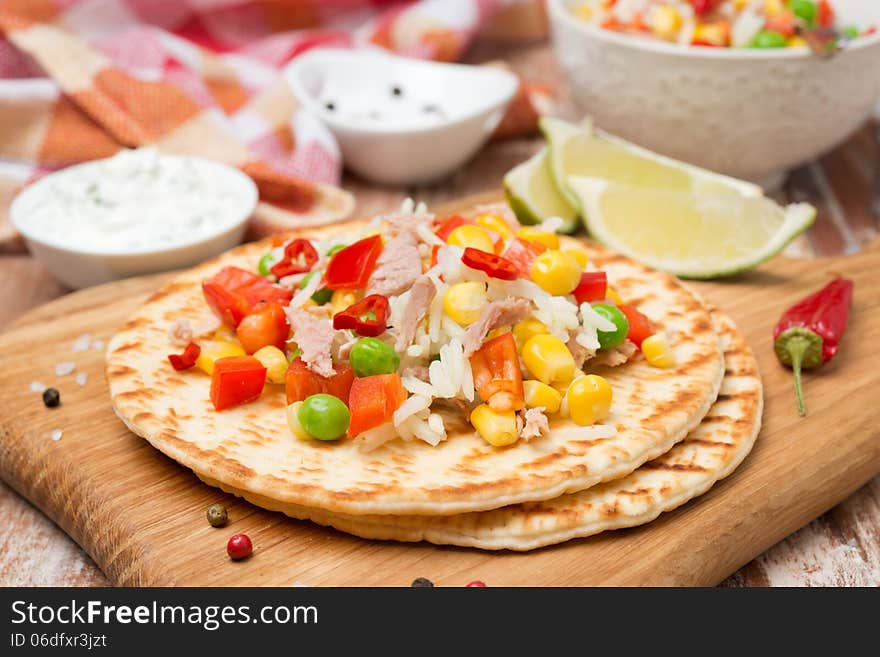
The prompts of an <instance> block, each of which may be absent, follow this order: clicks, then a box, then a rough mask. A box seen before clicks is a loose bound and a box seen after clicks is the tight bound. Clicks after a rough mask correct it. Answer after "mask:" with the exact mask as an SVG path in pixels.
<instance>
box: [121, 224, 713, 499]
mask: <svg viewBox="0 0 880 657" xmlns="http://www.w3.org/2000/svg"><path fill="white" fill-rule="evenodd" d="M359 225H360V224H341V225H337V226H333V227H328V228H326V229H322V230H320V231H313V232H312V233H310V235H312V236H315V237H319V238H326V237H329V236H330V235H331V234H334V233H335V234H340V235H351V234H352V233H353V231H356V230H357V229H358V227H359ZM583 246H584V247H585V248H586V249H587V250H588V251H589V253H590V256H591V260H592V261H593V262H594V263H595V264H596V265H597V266H598V267H601V268H604V269H606V270H607V272H608V275H609V279H610V281H611V282H612V284H613V285H614V287H615V288H616V289H617V291H618V292H619V293H620V294H621V296H623V297H624V298H626V299H628V300H631V301H632V302H634V303H636V304H638V305H639V307H640V308H641V309H642V310H643V312H645V313H646V314H647V315H648V316H649V317H651V318H652V320H654V321H655V324H656V325H657V327H658V328H659V329H663V330H666V331H667V332H668V333H669V334H670V335H672V336H673V342H674V343H675V350H676V354H677V357H678V365H677V366H676V367H673V368H670V369H657V368H653V367H650V366H649V365H647V364H646V363H645V362H644V360H643V359H641V358H638V359H636V360H634V361H633V362H631V363H628V364H627V365H626V366H623V367H618V368H615V369H614V370H612V371H609V372H607V378H608V379H609V381H610V383H611V385H612V387H613V389H614V403H613V405H612V413H611V416H610V417H609V418H608V420H607V421H606V422H607V423H608V424H610V425H612V426H614V427H616V430H617V432H616V434H615V435H614V436H612V437H610V438H602V439H596V438H591V437H590V431H589V429H588V428H587V429H585V428H583V427H579V426H577V425H576V424H574V423H573V422H571V421H568V420H555V421H554V422H553V423H552V425H551V431H550V434H549V435H548V436H545V437H542V438H538V439H535V440H532V441H531V442H529V443H524V442H522V441H521V442H520V443H518V444H516V445H514V446H512V447H509V448H496V447H492V446H490V445H488V444H486V443H485V442H484V441H483V440H482V439H481V438H479V436H477V435H476V434H475V433H474V432H473V431H472V430H470V429H468V430H465V429H464V428H463V426H458V427H450V429H451V430H450V431H449V434H450V436H449V438H448V440H446V441H445V442H443V443H441V444H440V445H439V446H437V447H431V446H429V445H427V444H424V443H422V442H420V441H412V442H404V441H400V440H396V441H392V442H390V443H388V444H387V445H385V446H383V447H381V448H379V449H377V450H375V451H373V452H369V453H364V452H362V451H361V450H360V449H359V448H358V447H357V446H356V445H355V444H354V443H353V442H352V441H350V440H347V439H343V440H340V441H336V442H334V443H322V442H320V441H302V440H298V439H296V438H294V437H293V436H292V435H291V433H290V431H289V430H288V427H287V424H286V419H285V413H284V407H285V397H284V391H283V389H282V387H281V386H277V387H272V386H270V388H269V389H267V390H266V391H265V392H264V394H263V396H262V397H261V398H260V399H259V400H257V401H255V402H253V403H250V404H246V405H244V406H240V407H237V408H233V409H229V410H226V411H223V412H219V413H218V412H216V411H214V409H213V407H212V405H211V402H210V400H209V388H210V379H209V377H207V376H205V375H204V374H202V373H201V372H199V371H195V370H190V371H185V372H176V371H174V370H173V369H172V368H171V367H170V366H169V364H168V361H167V359H166V355H167V354H168V353H170V351H171V350H172V346H171V345H170V343H169V341H168V336H167V332H168V327H169V325H170V324H171V323H172V322H173V321H174V320H177V319H186V320H191V321H193V322H195V323H198V322H200V321H202V320H203V319H204V318H205V317H206V315H208V313H209V311H208V310H207V307H206V304H205V302H204V300H203V298H202V292H201V287H200V285H201V282H202V280H204V279H205V278H207V277H209V276H211V275H212V274H213V273H214V272H216V271H217V270H219V269H220V268H221V267H223V266H226V265H237V266H240V267H244V268H247V269H251V270H256V265H257V261H258V259H259V258H260V256H261V255H262V254H263V253H265V252H266V251H267V250H268V249H269V248H270V244H269V242H267V241H264V242H260V243H253V244H248V245H245V246H242V247H239V248H237V249H234V250H232V251H230V252H229V253H227V254H225V255H223V256H221V257H219V258H216V259H214V260H212V261H210V262H207V263H204V264H202V265H200V266H198V267H196V268H194V269H192V270H189V271H187V272H185V273H184V274H182V275H181V276H180V277H178V278H177V279H175V280H173V281H172V282H171V283H169V284H167V285H166V286H165V287H163V288H162V289H161V290H160V291H159V292H157V293H156V294H155V295H153V297H152V298H151V299H149V300H148V301H147V303H146V304H145V305H144V306H143V307H142V308H141V309H140V310H138V312H137V313H136V314H135V315H134V316H133V317H132V318H131V319H130V320H129V321H128V322H127V323H126V324H125V325H124V326H123V327H122V329H121V330H120V331H119V333H118V334H117V335H115V336H114V338H113V339H112V341H111V343H110V345H109V348H108V359H107V378H108V382H109V385H110V392H111V396H112V400H113V406H114V408H115V410H116V413H117V415H118V416H119V417H120V418H121V419H122V420H123V421H124V422H125V423H126V425H128V427H129V428H130V429H131V430H132V431H134V432H135V433H137V434H139V435H141V436H143V437H144V438H146V439H147V440H148V441H149V442H150V443H151V444H152V445H153V446H155V447H156V448H157V449H159V450H161V451H162V452H164V453H165V454H167V455H168V456H170V457H171V458H173V459H175V460H176V461H178V462H179V463H181V464H182V465H184V466H186V467H188V468H191V469H192V470H193V471H195V472H196V473H197V474H198V475H199V476H200V477H202V478H204V479H207V480H210V481H213V482H216V483H217V485H222V486H226V487H229V488H233V489H235V490H237V491H241V492H242V493H247V494H248V495H251V496H259V497H261V498H265V499H266V500H272V501H273V502H274V503H280V504H295V505H301V506H309V507H314V508H318V509H324V510H327V511H333V512H336V513H345V514H353V515H360V514H389V513H391V514H404V513H409V514H427V515H451V514H456V513H462V512H466V511H479V510H485V509H493V508H498V507H501V506H506V505H509V504H514V503H518V502H525V501H539V500H546V499H551V498H554V497H557V496H559V495H561V494H563V493H567V492H574V491H578V490H582V489H584V488H588V487H590V486H593V485H594V484H597V483H599V482H601V481H607V480H610V479H614V478H617V477H621V476H624V475H626V474H627V473H629V472H631V471H632V470H634V469H635V468H637V467H638V466H639V465H641V464H642V463H644V462H645V461H648V460H650V459H652V458H655V457H657V456H659V455H660V454H662V453H664V452H666V451H667V450H669V448H670V447H672V445H674V444H675V443H676V442H678V441H679V440H681V439H682V438H684V436H685V435H686V434H687V433H688V432H689V431H690V430H691V429H693V428H694V427H696V426H697V425H698V424H699V422H700V420H701V419H702V417H703V416H704V415H705V414H706V411H707V410H708V408H709V406H710V405H711V404H712V403H713V402H714V401H715V397H716V395H717V393H718V388H719V386H720V384H721V379H722V376H723V372H724V365H723V357H722V353H721V349H720V346H719V341H718V336H717V334H716V333H715V330H714V328H713V327H712V324H711V321H710V317H709V314H708V312H707V310H706V309H705V308H704V307H703V306H702V304H701V303H700V301H699V300H698V299H697V298H696V297H695V296H694V295H693V294H692V293H691V292H689V291H688V290H687V289H685V288H684V287H683V286H682V285H681V284H680V283H678V282H677V281H676V280H675V279H674V278H673V277H672V276H669V275H666V274H662V273H658V272H654V271H652V270H650V269H648V268H647V267H645V266H643V265H640V264H638V263H636V262H634V261H632V260H630V259H628V258H625V257H623V256H619V255H615V254H611V253H609V252H607V251H605V250H603V249H601V248H599V247H597V246H595V245H592V244H587V243H584V244H583Z"/></svg>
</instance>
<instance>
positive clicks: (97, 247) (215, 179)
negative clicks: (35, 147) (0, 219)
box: [10, 151, 258, 288]
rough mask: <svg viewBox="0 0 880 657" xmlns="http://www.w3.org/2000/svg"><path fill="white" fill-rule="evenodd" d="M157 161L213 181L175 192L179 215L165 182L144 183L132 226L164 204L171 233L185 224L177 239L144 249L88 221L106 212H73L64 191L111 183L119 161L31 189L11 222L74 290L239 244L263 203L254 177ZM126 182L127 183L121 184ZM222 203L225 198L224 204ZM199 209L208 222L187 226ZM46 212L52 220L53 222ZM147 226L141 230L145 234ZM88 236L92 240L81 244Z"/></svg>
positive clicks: (206, 164)
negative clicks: (111, 169)
mask: <svg viewBox="0 0 880 657" xmlns="http://www.w3.org/2000/svg"><path fill="white" fill-rule="evenodd" d="M131 152H132V151H128V153H131ZM117 157H118V156H117ZM154 161H157V162H158V163H159V165H160V166H165V165H173V166H180V165H181V163H185V164H186V166H188V167H192V168H193V171H195V172H197V173H198V175H199V180H200V181H203V182H205V183H207V184H205V185H193V186H192V188H191V189H188V190H177V191H179V192H181V195H180V200H181V203H180V204H179V207H178V209H177V210H175V208H174V204H173V203H172V204H169V203H168V198H167V194H168V192H169V189H168V186H167V185H166V186H165V187H163V186H162V185H160V184H159V183H158V182H157V183H156V184H155V185H154V186H151V184H150V183H149V181H148V180H147V181H144V182H140V181H139V182H138V186H137V192H138V197H137V205H138V207H142V208H147V209H145V210H143V211H140V210H137V209H135V210H134V211H133V212H132V213H131V217H132V220H133V223H134V222H137V220H138V218H140V219H144V218H148V217H150V216H151V212H152V213H153V217H155V216H156V215H155V209H156V207H160V208H161V211H162V215H161V216H162V218H163V219H165V220H166V222H165V223H166V228H167V223H168V221H169V220H170V221H171V222H172V223H175V224H179V225H180V235H179V238H178V236H177V235H174V236H173V237H171V238H169V237H168V233H167V231H166V235H165V239H163V240H162V241H159V242H157V241H153V242H152V243H151V242H150V239H149V236H148V235H147V236H145V237H146V239H144V240H142V242H141V243H140V244H138V243H135V242H133V236H132V235H131V234H128V236H127V237H125V236H124V235H122V234H119V235H115V236H114V235H108V234H107V233H106V231H105V232H103V233H101V232H100V231H101V230H102V228H101V227H96V226H94V225H92V224H90V223H89V222H90V221H92V220H95V219H97V218H98V215H99V214H103V215H104V218H105V219H106V216H107V212H104V211H102V212H98V211H97V210H95V211H94V212H93V213H91V214H90V213H89V212H88V211H87V208H83V207H79V208H77V209H76V211H74V210H70V206H69V205H65V202H64V198H65V196H64V194H62V193H60V192H59V190H63V189H67V190H69V191H71V192H74V193H75V191H76V187H77V186H78V185H80V184H81V183H83V182H85V181H93V182H97V183H100V182H101V181H102V180H103V181H104V183H103V184H104V185H105V186H106V185H107V184H108V183H107V167H108V166H112V165H113V162H114V158H108V159H106V160H96V161H94V162H87V163H84V164H79V165H76V166H73V167H68V168H66V169H63V170H61V171H58V172H55V173H52V174H49V175H47V176H45V177H43V178H41V179H40V180H38V181H36V182H35V183H33V184H32V185H29V186H28V187H27V188H25V189H24V190H23V191H22V192H21V193H19V194H18V196H17V197H16V198H15V199H14V201H13V202H12V205H11V207H10V220H11V222H12V225H13V226H14V227H15V229H16V230H17V231H18V232H19V233H21V235H22V236H23V237H24V240H25V243H26V244H27V247H28V249H29V250H30V252H31V254H32V255H33V256H34V257H35V258H36V259H37V260H39V261H40V262H41V263H42V264H43V265H45V266H46V268H47V269H48V270H49V271H50V272H51V273H52V275H53V276H55V277H56V278H58V279H59V280H60V281H61V282H63V283H64V284H65V285H67V286H69V287H72V288H83V287H89V286H92V285H98V284H101V283H106V282H109V281H113V280H117V279H120V278H127V277H130V276H138V275H142V274H151V273H155V272H160V271H168V270H172V269H178V268H183V267H188V266H192V265H195V264H198V263H200V262H202V261H204V260H207V259H209V258H211V257H213V256H216V255H218V254H220V253H222V252H224V251H226V250H228V249H230V248H232V247H233V246H235V245H237V244H239V243H241V241H242V239H243V237H244V233H245V230H246V229H247V222H248V219H249V218H250V217H251V215H252V214H253V212H254V209H255V208H256V205H257V199H258V192H257V186H256V185H255V184H254V181H253V180H251V179H250V178H249V177H248V176H247V175H245V174H244V173H242V172H241V171H239V170H238V169H235V168H233V167H230V166H227V165H225V164H221V163H219V162H215V161H213V160H207V159H203V158H196V157H184V156H178V155H164V154H163V155H158V156H154ZM115 173H116V174H118V173H119V172H118V171H116V172H115ZM133 175H135V176H136V175H139V172H134V173H133ZM166 182H167V181H166ZM128 183H129V184H130V183H131V181H130V180H129V181H128ZM87 184H88V183H87ZM122 184H125V179H122V180H121V185H122ZM121 185H120V186H121ZM111 186H112V183H111ZM111 191H112V190H111ZM217 199H222V205H220V204H218V203H217ZM200 205H201V206H203V207H205V208H206V209H207V212H208V214H209V217H208V219H207V220H200V222H199V223H198V225H197V226H194V225H193V224H192V223H187V222H188V221H189V220H190V219H191V216H188V214H189V215H191V212H192V209H193V208H195V207H198V206H200ZM150 207H152V210H151V209H149V208H150ZM129 210H131V208H129ZM187 210H189V213H187ZM47 212H48V213H50V216H54V218H53V219H51V220H47V218H46V213H47ZM53 213H54V214H53ZM62 213H63V215H64V216H65V220H66V223H65V224H63V228H64V230H57V229H56V230H53V223H52V222H53V221H57V220H58V217H60V216H62ZM175 213H177V214H175ZM120 221H121V223H120V224H118V227H119V228H120V231H121V232H122V233H124V232H125V229H126V225H125V221H126V220H125V219H124V218H120ZM71 222H72V223H71ZM148 225H149V224H144V226H143V227H144V228H145V229H146V230H147V232H149V229H148V228H147V227H148ZM96 231H98V232H96ZM172 232H173V231H172ZM90 233H91V238H89V237H86V238H85V239H82V238H83V236H87V235H89V234H90ZM97 237H100V238H101V239H96V238H97Z"/></svg>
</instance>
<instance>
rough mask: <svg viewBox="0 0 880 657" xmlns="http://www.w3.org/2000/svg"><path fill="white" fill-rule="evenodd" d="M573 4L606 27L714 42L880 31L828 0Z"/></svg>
mask: <svg viewBox="0 0 880 657" xmlns="http://www.w3.org/2000/svg"><path fill="white" fill-rule="evenodd" d="M571 10H572V13H573V14H574V15H575V16H576V17H577V18H579V19H581V20H583V21H585V22H588V23H591V24H593V25H598V26H600V27H602V28H605V29H607V30H614V31H616V32H623V33H626V34H633V35H641V36H646V37H652V38H655V39H661V40H663V41H671V42H674V43H678V44H681V45H693V46H710V47H716V48H728V47H733V48H794V47H799V46H806V45H808V43H807V40H806V39H805V35H806V36H807V37H809V36H810V35H811V34H812V33H813V32H814V31H816V30H823V29H828V28H832V29H835V30H837V31H839V33H840V34H841V35H842V36H843V37H844V38H847V39H855V38H858V37H860V36H867V35H869V34H873V33H875V32H876V31H877V27H876V26H873V25H872V26H856V25H839V24H838V21H837V17H836V14H835V11H834V6H833V3H832V2H830V1H829V0H584V1H582V2H576V3H574V4H573V5H572V9H571ZM829 45H831V46H833V45H834V44H833V43H830V44H829Z"/></svg>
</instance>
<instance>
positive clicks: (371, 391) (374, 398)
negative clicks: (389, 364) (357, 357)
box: [348, 372, 406, 436]
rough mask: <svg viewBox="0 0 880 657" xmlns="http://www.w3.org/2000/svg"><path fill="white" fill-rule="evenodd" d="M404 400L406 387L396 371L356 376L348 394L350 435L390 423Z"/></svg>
mask: <svg viewBox="0 0 880 657" xmlns="http://www.w3.org/2000/svg"><path fill="white" fill-rule="evenodd" d="M404 401H406V388H404V387H403V383H402V382H401V380H400V374H398V373H397V372H394V373H392V374H375V375H373V376H364V377H360V378H357V379H355V380H354V382H353V383H352V385H351V392H350V393H349V395H348V409H349V410H350V411H351V421H350V422H349V425H348V435H349V436H356V435H358V434H359V433H363V432H364V431H366V430H367V429H372V428H373V427H378V426H379V425H380V424H384V423H385V422H389V421H390V420H391V418H392V417H393V416H394V411H396V410H397V409H398V408H400V405H401V404H402V403H403V402H404Z"/></svg>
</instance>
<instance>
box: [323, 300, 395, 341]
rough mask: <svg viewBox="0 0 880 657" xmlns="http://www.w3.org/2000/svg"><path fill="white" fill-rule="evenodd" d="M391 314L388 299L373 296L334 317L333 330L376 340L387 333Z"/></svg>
mask: <svg viewBox="0 0 880 657" xmlns="http://www.w3.org/2000/svg"><path fill="white" fill-rule="evenodd" d="M389 312H390V306H389V305H388V299H387V297H384V296H382V295H381V294H371V295H369V296H366V297H364V298H363V299H361V300H360V301H358V302H357V303H353V304H352V305H350V306H349V307H348V308H346V309H345V310H342V311H340V312H338V313H336V314H335V315H333V328H335V329H337V330H341V329H350V330H352V331H354V332H355V333H357V334H358V335H363V336H367V337H371V338H375V337H376V336H377V335H381V334H382V333H383V332H384V331H385V327H386V325H387V322H388V313H389Z"/></svg>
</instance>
